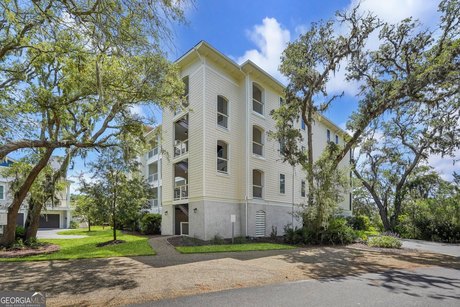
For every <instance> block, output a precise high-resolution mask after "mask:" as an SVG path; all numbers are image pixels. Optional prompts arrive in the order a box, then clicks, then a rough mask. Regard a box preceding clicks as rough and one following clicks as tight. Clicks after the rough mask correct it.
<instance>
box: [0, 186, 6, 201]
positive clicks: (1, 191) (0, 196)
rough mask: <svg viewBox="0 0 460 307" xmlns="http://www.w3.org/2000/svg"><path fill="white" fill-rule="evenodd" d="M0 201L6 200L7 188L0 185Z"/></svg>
mask: <svg viewBox="0 0 460 307" xmlns="http://www.w3.org/2000/svg"><path fill="white" fill-rule="evenodd" d="M0 199H1V200H4V199H5V186H4V185H0Z"/></svg>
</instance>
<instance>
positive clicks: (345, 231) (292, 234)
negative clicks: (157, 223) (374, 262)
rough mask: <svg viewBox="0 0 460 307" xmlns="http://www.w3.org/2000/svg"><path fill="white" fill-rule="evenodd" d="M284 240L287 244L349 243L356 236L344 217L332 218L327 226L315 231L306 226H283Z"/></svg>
mask: <svg viewBox="0 0 460 307" xmlns="http://www.w3.org/2000/svg"><path fill="white" fill-rule="evenodd" d="M284 233H285V234H284V240H285V241H286V242H287V243H289V244H350V243H352V242H353V240H354V239H355V238H356V234H355V232H354V231H353V229H352V228H351V227H350V226H348V225H347V221H346V220H345V219H344V218H332V219H331V220H330V221H329V225H328V227H327V228H323V229H321V230H319V231H317V232H315V231H314V230H313V229H310V228H308V227H303V228H295V229H293V228H291V227H290V226H286V227H285V228H284Z"/></svg>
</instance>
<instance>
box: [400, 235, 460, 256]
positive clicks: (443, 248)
mask: <svg viewBox="0 0 460 307" xmlns="http://www.w3.org/2000/svg"><path fill="white" fill-rule="evenodd" d="M402 241H403V247H405V248H411V249H416V250H419V251H426V252H431V253H438V254H444V255H449V256H455V257H460V244H447V243H439V242H430V241H422V240H408V239H404V240H402Z"/></svg>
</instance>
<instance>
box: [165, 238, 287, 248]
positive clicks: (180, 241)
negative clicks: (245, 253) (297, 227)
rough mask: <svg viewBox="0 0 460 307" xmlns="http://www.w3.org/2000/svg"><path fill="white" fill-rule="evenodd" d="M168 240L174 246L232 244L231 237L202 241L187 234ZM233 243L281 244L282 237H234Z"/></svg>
mask: <svg viewBox="0 0 460 307" xmlns="http://www.w3.org/2000/svg"><path fill="white" fill-rule="evenodd" d="M168 242H169V243H170V244H171V245H172V246H174V247H177V246H204V245H214V244H232V239H220V240H219V242H215V241H213V240H209V241H204V240H200V239H197V238H193V237H187V236H176V237H171V238H168ZM234 243H235V244H238V243H280V244H283V243H285V242H284V238H283V237H276V238H272V237H260V238H259V237H258V238H245V239H242V238H241V237H238V238H235V240H234Z"/></svg>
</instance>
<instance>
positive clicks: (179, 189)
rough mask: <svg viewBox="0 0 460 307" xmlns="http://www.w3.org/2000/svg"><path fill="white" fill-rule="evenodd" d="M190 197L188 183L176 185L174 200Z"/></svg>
mask: <svg viewBox="0 0 460 307" xmlns="http://www.w3.org/2000/svg"><path fill="white" fill-rule="evenodd" d="M181 199H188V184H184V185H181V186H176V187H174V200H181Z"/></svg>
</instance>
